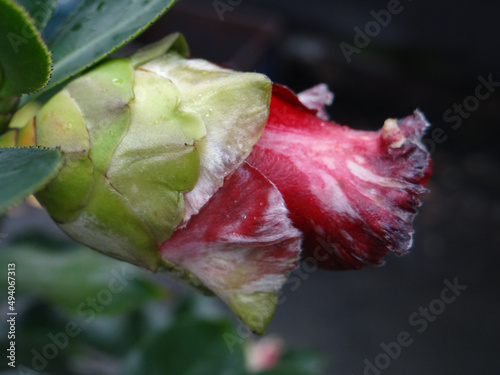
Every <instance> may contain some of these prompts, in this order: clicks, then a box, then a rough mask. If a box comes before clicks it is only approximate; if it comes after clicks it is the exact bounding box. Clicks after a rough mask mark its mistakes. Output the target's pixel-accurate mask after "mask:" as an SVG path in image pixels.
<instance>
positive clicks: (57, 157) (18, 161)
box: [0, 148, 62, 213]
mask: <svg viewBox="0 0 500 375" xmlns="http://www.w3.org/2000/svg"><path fill="white" fill-rule="evenodd" d="M61 166H62V156H61V152H60V151H58V150H49V149H41V148H0V181H1V182H0V213H2V212H4V211H5V210H6V209H7V208H9V207H10V206H13V205H15V204H17V203H19V202H20V201H21V200H23V199H24V198H26V197H27V196H28V195H30V194H33V193H35V192H36V191H38V190H40V189H41V188H42V187H43V186H44V185H45V184H46V183H48V182H49V181H50V180H51V179H52V178H53V177H54V176H55V175H56V173H57V172H58V170H59V168H60V167H61Z"/></svg>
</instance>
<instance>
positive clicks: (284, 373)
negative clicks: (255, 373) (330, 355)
mask: <svg viewBox="0 0 500 375" xmlns="http://www.w3.org/2000/svg"><path fill="white" fill-rule="evenodd" d="M324 368H325V360H324V358H323V357H322V356H321V355H319V354H317V353H312V352H309V351H305V350H295V349H289V350H287V351H286V352H285V353H284V354H283V355H282V357H281V358H280V360H279V362H278V363H277V365H276V367H274V368H273V369H271V370H267V371H262V372H259V375H320V374H323V370H324Z"/></svg>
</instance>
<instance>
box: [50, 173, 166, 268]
mask: <svg viewBox="0 0 500 375" xmlns="http://www.w3.org/2000/svg"><path fill="white" fill-rule="evenodd" d="M60 227H61V229H62V230H64V231H65V232H66V233H67V234H68V235H70V236H71V237H72V238H73V239H75V240H76V241H78V242H81V243H83V244H84V245H86V246H89V247H91V248H93V249H95V250H97V251H100V252H102V253H104V254H106V255H108V256H111V257H113V258H116V259H120V260H124V261H126V262H129V263H132V264H135V265H137V266H139V267H143V268H146V269H148V270H150V271H153V272H156V270H157V269H158V266H159V264H160V260H161V257H160V252H159V250H158V248H157V246H156V245H155V241H154V239H153V238H152V235H151V232H150V230H149V228H148V227H147V225H146V224H145V223H144V221H143V220H142V218H140V217H139V216H138V215H137V212H136V211H135V209H134V208H133V207H132V206H131V205H130V203H129V201H128V199H127V198H126V197H124V196H123V195H122V194H121V193H120V192H119V191H117V190H116V189H115V188H114V187H113V186H112V185H111V184H110V183H109V181H108V180H106V179H105V178H104V177H101V178H100V179H99V180H97V181H94V186H93V192H92V195H91V197H90V199H89V200H88V201H87V203H86V205H85V210H83V211H82V213H81V214H80V216H79V217H78V219H77V220H75V221H73V222H71V223H69V224H60Z"/></svg>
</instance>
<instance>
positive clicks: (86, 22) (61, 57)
mask: <svg viewBox="0 0 500 375" xmlns="http://www.w3.org/2000/svg"><path fill="white" fill-rule="evenodd" d="M174 3H175V0H124V1H112V0H84V1H83V2H82V3H81V5H80V7H79V8H78V9H77V10H76V11H75V12H74V13H73V14H71V15H70V16H69V17H68V18H67V19H66V20H65V22H64V23H63V24H62V25H61V26H60V27H59V28H58V29H57V30H56V31H55V33H54V35H53V37H52V39H51V40H49V41H48V45H49V47H50V50H51V51H52V53H53V59H54V70H53V73H52V78H51V80H50V82H49V84H48V86H47V89H49V88H50V87H53V86H55V85H57V84H59V83H61V82H63V81H65V80H66V79H68V78H69V77H70V76H72V75H75V74H77V73H79V72H81V71H82V70H84V69H86V68H89V67H90V66H92V65H94V64H95V63H96V62H98V61H100V60H102V59H103V58H104V57H106V56H108V55H109V54H111V53H113V52H114V51H116V50H117V49H118V48H120V47H122V46H123V45H125V44H127V43H128V42H130V41H132V40H133V39H134V38H135V37H137V36H138V35H139V34H140V33H141V32H143V31H144V30H145V29H147V28H148V27H149V26H150V25H151V24H152V23H153V22H154V21H156V20H157V19H158V18H159V17H160V16H161V15H162V14H163V13H164V12H166V11H167V9H169V8H170V7H171V6H172V5H173V4H174ZM27 100H29V97H26V96H25V97H23V98H22V99H21V104H24V103H25V102H26V101H27Z"/></svg>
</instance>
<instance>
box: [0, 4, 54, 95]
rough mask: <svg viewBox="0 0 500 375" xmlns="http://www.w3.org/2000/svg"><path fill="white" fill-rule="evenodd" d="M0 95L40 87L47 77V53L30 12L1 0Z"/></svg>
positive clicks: (28, 91) (43, 84)
mask: <svg viewBox="0 0 500 375" xmlns="http://www.w3.org/2000/svg"><path fill="white" fill-rule="evenodd" d="M0 14H1V15H2V21H1V22H0V51H2V52H1V54H0V97H6V96H13V95H20V94H25V93H31V92H34V91H37V90H40V89H41V88H43V87H44V86H45V84H46V83H47V81H48V80H49V77H50V63H51V61H50V53H49V51H48V49H47V47H46V46H45V44H44V42H43V41H42V39H41V37H40V32H39V31H38V30H37V28H36V26H35V22H34V21H33V19H32V18H31V17H30V16H29V14H28V13H27V12H26V11H25V10H24V8H22V7H21V6H19V5H18V4H17V3H15V2H14V1H12V0H0Z"/></svg>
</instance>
